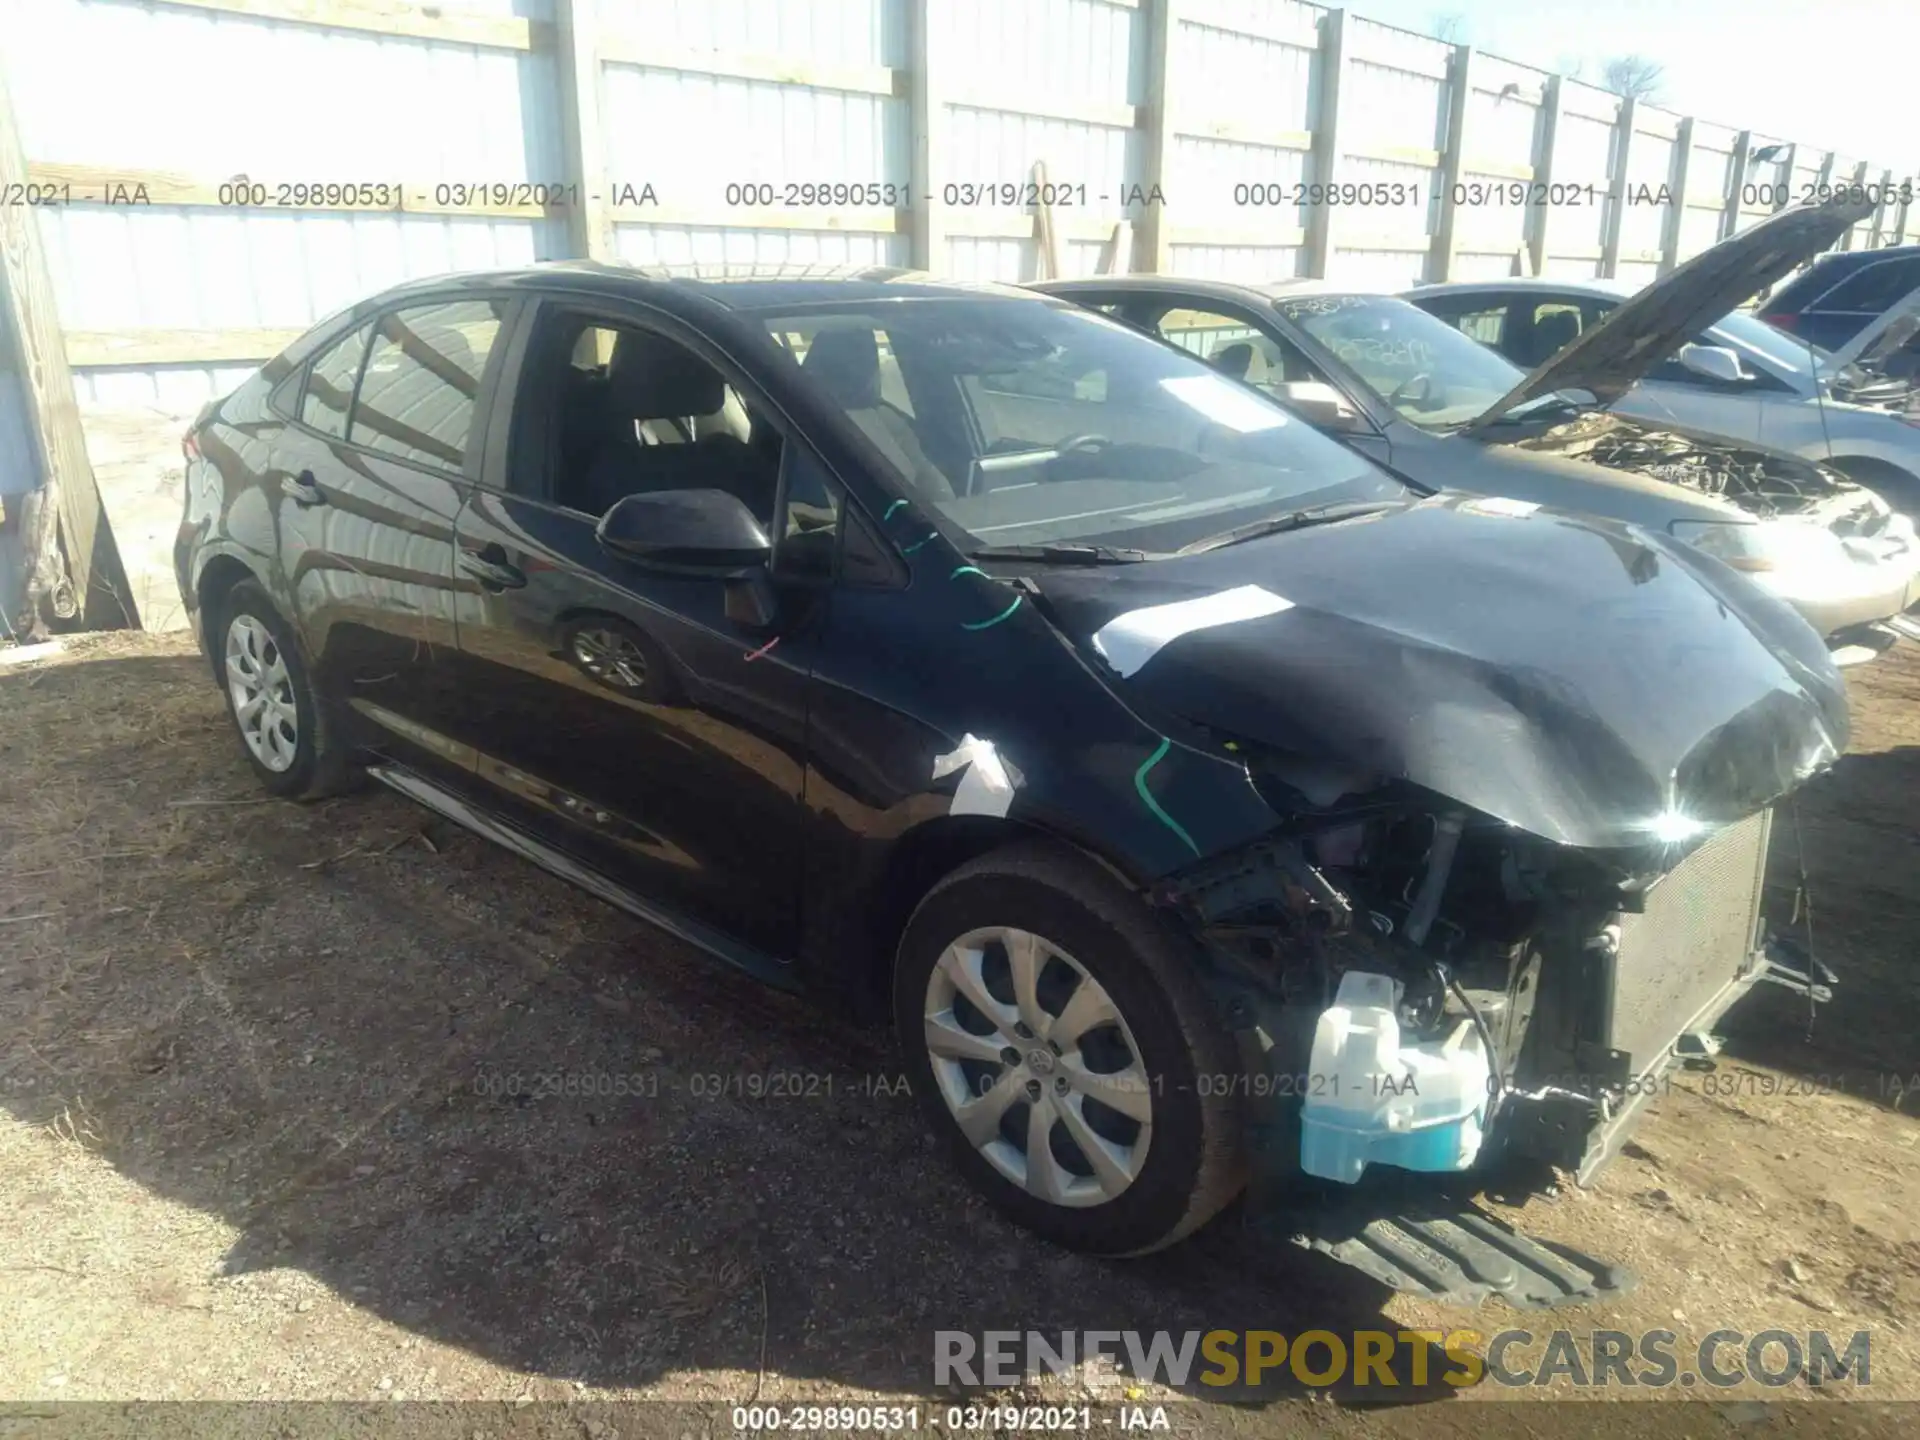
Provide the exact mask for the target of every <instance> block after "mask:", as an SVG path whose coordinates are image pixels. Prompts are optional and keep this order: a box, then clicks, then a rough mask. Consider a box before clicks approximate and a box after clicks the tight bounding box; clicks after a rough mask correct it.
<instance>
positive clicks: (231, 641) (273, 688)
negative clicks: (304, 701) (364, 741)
mask: <svg viewBox="0 0 1920 1440" xmlns="http://www.w3.org/2000/svg"><path fill="white" fill-rule="evenodd" d="M227 694H228V696H229V698H230V699H231V700H232V702H233V718H234V719H235V720H236V721H238V722H239V725H240V738H241V739H242V740H244V741H246V743H247V749H249V750H250V751H252V752H253V758H254V759H256V760H258V761H259V762H260V763H261V764H262V765H264V766H266V767H267V769H269V770H271V771H273V772H274V773H275V774H282V773H284V772H286V771H288V770H291V769H292V768H293V762H294V757H295V756H296V755H297V754H298V753H299V749H300V711H299V708H298V706H297V705H296V704H295V701H294V698H293V676H292V675H290V674H289V673H288V671H287V658H286V656H284V655H282V654H281V653H280V647H279V645H278V644H276V643H275V641H274V638H273V632H272V631H271V630H269V629H267V627H266V626H265V625H262V624H261V623H260V622H259V621H258V620H256V619H254V618H253V616H251V615H236V616H234V617H233V619H232V620H231V621H229V622H228V624H227Z"/></svg>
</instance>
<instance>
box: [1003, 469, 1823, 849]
mask: <svg viewBox="0 0 1920 1440" xmlns="http://www.w3.org/2000/svg"><path fill="white" fill-rule="evenodd" d="M1034 583H1035V584H1036V586H1037V587H1038V589H1039V592H1040V595H1041V597H1042V604H1043V608H1044V609H1045V610H1046V611H1047V613H1048V614H1049V615H1050V616H1051V618H1052V619H1053V621H1054V623H1055V624H1056V625H1058V626H1059V627H1060V628H1061V629H1062V630H1063V631H1064V632H1066V634H1067V635H1068V637H1069V638H1070V639H1071V640H1073V641H1074V643H1076V644H1077V645H1078V646H1079V647H1080V648H1081V649H1082V650H1083V651H1084V652H1085V653H1087V654H1089V656H1090V657H1092V658H1093V660H1094V663H1095V664H1096V665H1097V666H1099V667H1101V668H1103V669H1104V670H1105V672H1106V673H1107V675H1108V677H1109V679H1110V681H1111V683H1113V684H1114V686H1115V688H1116V689H1117V690H1118V691H1119V693H1120V694H1121V695H1122V696H1123V697H1124V698H1126V699H1127V700H1129V701H1130V702H1132V703H1134V704H1136V705H1137V706H1138V707H1139V708H1140V709H1141V711H1142V713H1143V714H1144V715H1146V716H1147V717H1148V718H1149V719H1151V717H1152V716H1153V715H1154V714H1156V713H1159V714H1162V715H1165V716H1173V717H1179V718H1180V719H1182V720H1185V721H1188V722H1191V723H1195V724H1198V725H1201V726H1204V727H1207V728H1209V729H1211V730H1213V731H1215V732H1216V733H1219V734H1220V735H1222V736H1224V737H1225V738H1228V739H1233V740H1237V741H1244V742H1252V743H1253V744H1255V745H1257V746H1259V747H1261V748H1262V749H1267V750H1273V751H1278V752H1281V753H1282V754H1284V755H1287V756H1291V757H1304V758H1306V759H1308V760H1310V761H1315V762H1330V763H1334V764H1336V765H1339V766H1342V767H1349V768H1353V769H1357V770H1359V771H1361V772H1364V773H1365V774H1367V775H1370V776H1372V777H1376V778H1377V779H1378V780H1381V781H1385V780H1396V779H1398V780H1406V781H1411V782H1412V783H1414V784H1417V785H1420V786H1423V787H1425V788H1426V789H1428V790H1431V791H1435V792H1437V793H1439V794H1441V795H1444V796H1447V797H1450V798H1452V799H1453V800H1455V801H1457V802H1459V803H1460V804H1462V805H1464V806H1467V807H1469V808H1471V809H1474V810H1478V811H1481V812H1483V813H1485V814H1487V815H1491V816H1494V817H1496V818H1498V819H1501V820H1505V821H1507V822H1509V823H1511V824H1513V825H1516V826H1518V827H1520V828H1522V829H1524V830H1528V831H1531V832H1532V833H1534V834H1536V835H1540V836H1542V837H1544V838H1546V839H1548V840H1552V841H1555V842H1557V843H1560V844H1566V845H1574V846H1581V847H1588V848H1595V849H1613V848H1623V847H1635V848H1644V847H1646V846H1647V845H1649V844H1650V843H1653V842H1655V841H1657V840H1661V839H1663V838H1672V837H1674V836H1675V835H1677V834H1679V833H1682V832H1684V831H1686V830H1687V829H1688V828H1689V827H1690V825H1692V824H1694V823H1698V824H1704V825H1718V824H1725V823H1730V822H1732V821H1734V820H1737V819H1739V818H1741V817H1743V816H1745V815H1749V814H1751V813H1753V812H1754V811H1756V810H1758V809H1760V808H1761V807H1763V806H1765V805H1766V804H1768V803H1769V802H1771V801H1773V800H1774V799H1776V798H1778V797H1779V796H1781V795H1783V794H1785V793H1786V792H1787V791H1789V790H1791V789H1793V788H1794V787H1795V786H1797V785H1798V784H1799V783H1800V782H1801V781H1802V780H1803V779H1804V778H1806V777H1807V776H1808V775H1810V774H1812V773H1814V772H1815V771H1817V770H1819V769H1821V768H1822V767H1824V766H1825V765H1827V764H1828V763H1830V762H1831V761H1832V760H1833V758H1834V757H1835V756H1836V755H1837V754H1838V753H1839V752H1840V751H1841V750H1843V749H1844V748H1845V746H1846V743H1847V735H1848V730H1847V704H1846V694H1845V690H1844V687H1843V685H1842V682H1841V680H1840V677H1839V674H1838V672H1837V671H1836V670H1835V669H1834V668H1833V664H1832V661H1831V660H1830V659H1829V658H1828V656H1827V652H1826V649H1825V647H1824V646H1823V645H1822V644H1821V642H1820V640H1819V638H1818V637H1817V636H1816V635H1815V634H1814V632H1813V631H1812V630H1811V629H1810V628H1809V627H1808V626H1807V625H1806V623H1805V622H1804V621H1802V620H1801V619H1800V618H1799V616H1797V615H1796V614H1794V612H1793V611H1792V610H1790V609H1789V608H1787V607H1786V606H1785V605H1783V604H1781V603H1780V602H1779V601H1776V600H1774V599H1773V598H1772V597H1770V596H1768V595H1765V594H1763V593H1762V592H1760V591H1759V590H1758V589H1756V588H1754V587H1753V586H1751V585H1750V584H1748V583H1747V582H1745V581H1744V580H1742V579H1741V578H1740V577H1738V576H1737V575H1735V574H1734V572H1733V571H1731V570H1728V569H1726V568H1724V567H1722V566H1720V565H1719V564H1718V563H1717V562H1715V561H1712V560H1710V559H1708V558H1706V557H1704V556H1701V555H1698V554H1696V553H1694V552H1692V551H1689V550H1687V549H1686V548H1684V547H1680V546H1676V545H1673V544H1671V543H1670V542H1668V541H1666V540H1664V539H1663V538H1660V537H1657V536H1654V535H1651V534H1649V533H1647V532H1643V531H1640V530H1637V529H1633V528H1631V527H1627V526H1621V525H1616V524H1613V523H1611V522H1608V521H1601V520H1591V519H1587V518H1584V517H1574V516H1570V515H1564V514H1559V513H1556V512H1554V511H1551V510H1544V509H1539V508H1536V507H1532V506H1529V505H1527V504H1525V503H1523V502H1516V501H1511V500H1490V499H1486V498H1476V497H1468V496H1463V495H1458V494H1453V495H1437V496H1431V497H1428V498H1426V499H1423V500H1419V501H1414V502H1409V503H1408V504H1407V505H1405V506H1403V507H1397V508H1394V509H1391V510H1387V511H1384V512H1381V513H1377V514H1374V515H1370V516H1365V517H1361V518H1358V519H1351V520H1346V521H1341V522H1338V523H1333V524H1327V525H1320V526H1314V527H1310V528H1306V529H1299V530H1294V531H1289V532H1284V533H1281V534H1277V535H1273V536H1269V537H1267V538H1264V539H1258V540H1248V541H1243V542H1241V543H1239V544H1235V545H1229V546H1224V547H1222V548H1220V549H1217V550H1212V551H1207V552H1203V553H1200V554H1196V555H1189V556H1182V557H1178V558H1172V559H1167V560H1160V561H1152V562H1146V563H1140V564H1135V565H1129V566H1124V567H1114V568H1104V569H1099V570H1086V569H1066V568H1057V569H1049V570H1044V571H1042V572H1041V573H1040V574H1038V575H1037V576H1036V577H1035V579H1034ZM1169 606H1175V607H1179V608H1178V609H1171V610H1170V609H1167V608H1164V607H1169ZM1370 785H1371V782H1365V783H1361V784H1359V785H1356V786H1354V787H1352V788H1355V789H1366V788H1370Z"/></svg>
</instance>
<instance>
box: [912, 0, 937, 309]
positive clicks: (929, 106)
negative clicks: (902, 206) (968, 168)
mask: <svg viewBox="0 0 1920 1440" xmlns="http://www.w3.org/2000/svg"><path fill="white" fill-rule="evenodd" d="M943 3H944V0H910V3H909V4H908V6H907V46H908V55H909V60H910V64H911V66H912V69H911V71H910V73H911V75H912V82H911V83H912V86H913V88H912V90H911V92H910V97H911V98H910V99H909V101H908V105H909V110H910V116H909V124H910V126H911V133H912V143H911V147H910V149H911V153H910V155H909V157H908V161H907V171H908V174H907V180H908V184H909V188H910V190H911V193H912V196H913V200H912V206H913V209H912V217H913V219H912V228H911V232H910V237H909V241H908V257H909V258H908V263H910V264H911V265H912V266H913V267H914V268H915V269H916V270H930V271H933V272H935V273H939V272H941V271H943V270H945V269H946V268H947V227H946V205H945V202H944V201H943V200H942V198H941V194H940V177H939V175H938V174H937V173H936V170H937V168H938V166H939V163H940V160H941V159H942V158H943V157H944V156H945V154H946V145H945V137H946V129H947V100H946V89H945V86H944V85H943V84H942V83H941V82H942V80H943V78H944V77H943V75H942V74H941V66H940V50H939V46H938V45H937V44H936V42H935V36H934V30H935V28H936V21H937V20H938V18H939V17H938V15H937V14H936V11H937V8H938V7H939V6H940V5H941V4H943Z"/></svg>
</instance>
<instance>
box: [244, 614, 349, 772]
mask: <svg viewBox="0 0 1920 1440" xmlns="http://www.w3.org/2000/svg"><path fill="white" fill-rule="evenodd" d="M210 628H211V631H212V637H213V641H214V646H215V651H214V653H215V656H216V658H217V660H218V662H219V665H220V678H221V685H222V687H223V689H224V690H225V691H226V696H227V713H228V715H229V716H231V717H232V719H233V726H234V729H235V731H236V732H237V733H238V734H239V737H240V749H241V752H242V753H243V754H244V755H245V756H246V757H247V763H248V764H249V765H251V766H252V767H253V773H254V775H255V777H256V778H257V779H258V780H259V781H260V783H261V784H262V785H263V786H265V787H266V788H267V789H268V790H270V791H271V792H273V793H274V794H275V795H285V796H289V797H295V798H302V799H317V798H319V797H320V796H323V795H331V794H336V793H338V792H339V791H341V790H344V789H347V788H349V786H350V784H351V781H352V779H353V769H352V754H351V752H350V751H349V750H348V748H347V747H346V746H344V745H343V744H342V743H341V742H340V740H339V739H338V738H337V735H338V731H337V727H336V726H335V725H333V724H332V723H331V717H330V716H329V715H328V714H327V713H326V707H325V706H324V704H323V703H322V702H321V699H320V697H319V696H318V694H317V693H316V692H315V690H314V688H313V683H312V681H311V679H310V677H309V676H308V673H307V667H306V663H305V661H303V660H302V659H301V656H300V651H299V647H298V646H297V644H296V643H295V641H294V637H293V631H292V627H291V626H289V625H288V624H287V622H286V621H285V620H284V619H282V618H281V616H280V612H279V611H278V610H276V609H275V608H274V606H273V602H272V601H271V600H269V599H268V598H267V592H266V591H265V590H263V589H262V588H261V587H260V586H259V584H258V583H257V582H255V581H252V580H243V581H242V582H241V583H240V584H238V585H236V586H234V587H233V589H231V590H230V591H228V592H227V594H226V597H225V598H224V600H223V601H222V602H221V604H220V606H219V611H218V614H217V615H216V617H215V620H214V624H213V625H212V626H211V627H210Z"/></svg>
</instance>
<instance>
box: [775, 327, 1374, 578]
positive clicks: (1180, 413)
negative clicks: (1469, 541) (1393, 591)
mask: <svg viewBox="0 0 1920 1440" xmlns="http://www.w3.org/2000/svg"><path fill="white" fill-rule="evenodd" d="M761 319H762V320H763V322H764V324H765V325H766V328H767V330H768V332H769V333H770V334H771V335H772V337H773V339H774V342H775V343H776V344H778V345H779V346H780V347H781V348H782V349H784V350H785V351H786V352H787V354H788V355H789V356H790V357H791V358H792V360H793V362H794V363H795V364H797V365H798V366H799V367H800V373H801V375H802V376H803V377H804V378H805V379H806V380H808V381H811V382H812V383H813V385H814V387H815V390H816V393H820V394H824V395H825V396H826V397H827V398H828V399H830V400H831V401H832V403H833V404H835V405H836V406H837V407H838V408H839V409H840V410H842V411H843V412H844V413H845V414H846V416H847V418H848V419H849V420H851V421H852V422H853V424H854V425H855V427H857V428H858V429H859V430H860V431H861V432H862V433H863V434H864V435H865V436H866V438H867V439H868V440H869V441H870V442H871V443H872V446H873V448H874V449H875V450H876V451H877V452H878V453H879V454H880V456H881V457H883V459H884V460H885V461H886V462H887V463H888V464H889V465H890V466H891V467H892V468H893V469H894V471H895V472H896V473H897V475H898V477H899V479H900V481H901V482H902V483H903V484H904V485H905V486H906V487H907V488H908V491H909V493H910V494H913V495H915V496H916V497H917V499H918V502H919V504H920V505H921V506H922V507H924V508H925V509H926V510H927V511H929V512H933V513H937V514H938V515H939V516H940V517H942V518H943V519H944V520H945V521H946V522H948V523H949V524H950V525H952V526H954V527H957V528H958V529H960V530H962V531H965V532H966V534H967V535H968V536H970V537H971V539H972V541H973V542H974V544H973V548H974V549H976V550H983V549H987V548H989V547H992V548H996V549H998V548H1004V547H1009V546H1014V547H1019V546H1040V545H1059V544H1062V543H1070V544H1074V545H1081V546H1099V545H1107V546H1112V547H1126V548H1127V549H1128V550H1130V551H1145V552H1150V553H1165V552H1168V551H1171V550H1175V549H1178V548H1181V547H1183V546H1186V545H1189V544H1192V543H1195V542H1197V541H1200V540H1204V539H1206V538H1207V537H1209V536H1214V535H1218V534H1219V533H1221V532H1223V531H1227V530H1232V529H1236V528H1238V527H1241V526H1244V525H1247V524H1249V523H1252V522H1256V521H1259V520H1261V519H1263V518H1265V517H1267V516H1269V515H1285V514H1291V513H1293V512H1295V511H1298V510H1300V509H1302V508H1305V507H1308V506H1316V507H1317V506H1320V505H1323V504H1341V503H1344V502H1349V501H1377V500H1398V499H1401V498H1404V497H1405V496H1406V495H1407V494H1408V491H1407V490H1406V488H1405V487H1404V486H1402V485H1401V484H1400V483H1399V482H1398V481H1396V480H1394V479H1393V478H1392V477H1391V476H1390V475H1388V474H1387V473H1386V472H1385V471H1383V470H1381V469H1380V468H1379V467H1378V466H1376V465H1374V464H1373V463H1372V462H1370V461H1368V460H1366V459H1364V458H1363V457H1361V456H1360V455H1358V454H1356V453H1355V452H1353V451H1351V450H1349V449H1347V448H1346V447H1345V446H1343V445H1341V444H1339V443H1337V442H1336V441H1333V440H1330V439H1328V438H1327V437H1326V436H1324V435H1321V434H1319V433H1318V432H1316V431H1315V430H1314V429H1313V428H1312V427H1311V426H1309V425H1307V424H1305V423H1303V422H1302V421H1301V420H1300V419H1298V418H1297V417H1296V416H1294V415H1292V414H1291V413H1289V412H1288V411H1287V410H1285V409H1283V408H1281V406H1280V405H1278V404H1276V403H1275V402H1274V401H1273V400H1271V399H1269V398H1268V397H1267V396H1265V395H1263V394H1261V393H1260V392H1258V391H1256V390H1254V389H1252V388H1250V387H1248V386H1245V385H1242V384H1239V383H1237V382H1236V381H1233V380H1229V379H1227V378H1226V377H1225V376H1223V375H1221V374H1220V373H1219V372H1218V371H1216V370H1214V369H1212V368H1211V367H1210V366H1208V365H1206V364H1204V363H1203V362H1201V361H1200V360H1198V359H1196V358H1195V357H1193V356H1191V355H1187V354H1185V353H1183V352H1181V351H1179V350H1176V349H1174V348H1172V347H1171V346H1168V345H1163V344H1161V343H1160V342H1159V341H1157V340H1154V339H1151V338H1149V337H1148V336H1145V335H1143V334H1141V333H1140V332H1139V331H1136V330H1133V329H1130V328H1129V327H1127V326H1124V325H1121V324H1118V323H1117V322H1115V321H1112V320H1109V319H1107V318H1106V317H1105V316H1103V315H1099V314H1096V313H1095V312H1093V311H1089V310H1080V309H1077V308H1074V307H1072V306H1068V305H1064V304H1057V303H1053V302H1046V301H1040V300H1037V299H1035V300H1014V299H1009V298H1002V297H988V296H981V297H977V298H976V297H960V298H954V299H944V298H942V299H928V298H919V297H915V298H907V299H900V300H863V301H860V302H849V303H847V304H845V305H830V306H814V305H810V306H808V307H806V308H805V309H804V310H802V311H799V312H798V313H778V312H774V311H767V312H764V313H763V314H762V316H761Z"/></svg>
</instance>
